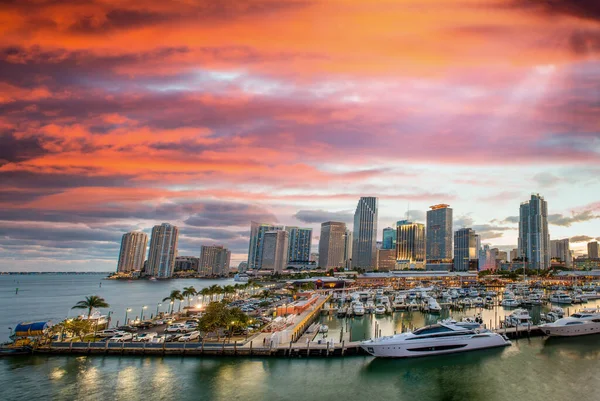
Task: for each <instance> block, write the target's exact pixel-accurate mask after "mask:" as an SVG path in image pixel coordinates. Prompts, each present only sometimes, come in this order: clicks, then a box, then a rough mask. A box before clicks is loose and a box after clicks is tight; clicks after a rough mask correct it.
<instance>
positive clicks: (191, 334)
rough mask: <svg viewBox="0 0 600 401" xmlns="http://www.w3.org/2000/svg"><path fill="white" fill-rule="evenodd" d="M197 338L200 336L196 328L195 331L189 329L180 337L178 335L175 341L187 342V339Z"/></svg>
mask: <svg viewBox="0 0 600 401" xmlns="http://www.w3.org/2000/svg"><path fill="white" fill-rule="evenodd" d="M199 338H200V332H199V331H197V330H196V331H191V332H189V333H187V334H184V335H182V336H181V337H179V339H178V340H177V341H179V342H187V341H194V340H198V339H199Z"/></svg>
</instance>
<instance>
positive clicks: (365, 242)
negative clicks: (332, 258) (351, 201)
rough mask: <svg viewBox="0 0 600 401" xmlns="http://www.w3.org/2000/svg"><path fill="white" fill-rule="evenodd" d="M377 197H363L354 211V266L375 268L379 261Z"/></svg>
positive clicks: (368, 268)
mask: <svg viewBox="0 0 600 401" xmlns="http://www.w3.org/2000/svg"><path fill="white" fill-rule="evenodd" d="M377 203H378V201H377V198H375V197H361V198H360V200H359V201H358V205H357V206H356V212H354V230H353V234H352V239H353V241H354V242H353V244H352V266H353V268H362V269H367V270H373V269H375V263H376V262H377V260H376V259H377V254H376V253H375V252H376V242H377Z"/></svg>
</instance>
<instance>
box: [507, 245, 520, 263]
mask: <svg viewBox="0 0 600 401" xmlns="http://www.w3.org/2000/svg"><path fill="white" fill-rule="evenodd" d="M518 258H519V250H518V249H517V248H515V249H513V250H512V251H510V260H509V262H512V261H514V260H515V259H518Z"/></svg>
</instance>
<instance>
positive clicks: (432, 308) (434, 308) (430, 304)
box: [426, 297, 442, 313]
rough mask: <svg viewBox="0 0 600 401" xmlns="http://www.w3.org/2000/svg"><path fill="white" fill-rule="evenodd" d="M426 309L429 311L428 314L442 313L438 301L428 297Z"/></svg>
mask: <svg viewBox="0 0 600 401" xmlns="http://www.w3.org/2000/svg"><path fill="white" fill-rule="evenodd" d="M426 308H427V310H428V311H429V313H440V312H441V311H442V307H441V306H440V304H439V303H438V301H436V300H435V298H433V297H429V298H428V299H427V305H426Z"/></svg>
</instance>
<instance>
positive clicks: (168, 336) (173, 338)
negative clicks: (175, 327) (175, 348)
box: [164, 334, 183, 343]
mask: <svg viewBox="0 0 600 401" xmlns="http://www.w3.org/2000/svg"><path fill="white" fill-rule="evenodd" d="M182 335H183V334H165V335H164V336H165V342H166V343H170V342H173V341H177V340H179V337H181V336H182Z"/></svg>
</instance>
